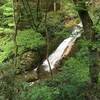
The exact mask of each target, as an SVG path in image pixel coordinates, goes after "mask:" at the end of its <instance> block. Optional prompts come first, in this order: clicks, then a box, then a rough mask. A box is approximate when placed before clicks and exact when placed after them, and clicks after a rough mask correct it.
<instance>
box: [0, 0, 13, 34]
mask: <svg viewBox="0 0 100 100" xmlns="http://www.w3.org/2000/svg"><path fill="white" fill-rule="evenodd" d="M0 11H1V12H0V27H2V28H4V29H3V30H5V28H9V30H13V29H12V28H13V26H14V22H13V8H12V2H11V0H7V1H5V3H4V4H2V6H0ZM0 32H1V31H0ZM2 32H4V31H2ZM8 33H9V32H8Z"/></svg>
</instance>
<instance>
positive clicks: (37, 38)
mask: <svg viewBox="0 0 100 100" xmlns="http://www.w3.org/2000/svg"><path fill="white" fill-rule="evenodd" d="M17 44H18V54H22V53H23V52H24V51H26V50H29V49H30V50H32V49H33V50H40V48H41V47H43V46H44V45H45V40H44V38H43V37H42V36H41V34H40V33H37V32H35V31H33V30H24V31H19V33H18V36H17ZM0 46H1V49H3V52H0V55H1V56H0V63H2V62H3V61H4V60H5V59H10V57H11V56H12V55H13V54H14V43H13V41H12V39H10V38H9V37H7V36H5V37H4V38H2V39H1V42H0Z"/></svg>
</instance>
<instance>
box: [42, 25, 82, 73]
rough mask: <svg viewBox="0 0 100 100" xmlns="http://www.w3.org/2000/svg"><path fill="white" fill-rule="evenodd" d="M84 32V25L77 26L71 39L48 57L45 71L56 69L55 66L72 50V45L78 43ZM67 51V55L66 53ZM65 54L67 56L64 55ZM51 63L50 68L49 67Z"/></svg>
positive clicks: (44, 64) (44, 66) (65, 41)
mask: <svg viewBox="0 0 100 100" xmlns="http://www.w3.org/2000/svg"><path fill="white" fill-rule="evenodd" d="M81 31H82V23H79V24H78V25H77V26H75V27H74V29H73V31H72V34H71V35H70V37H69V38H67V39H65V40H64V41H63V42H62V43H61V44H60V45H59V46H58V48H57V49H56V50H55V51H54V52H53V53H52V54H51V55H50V56H49V57H48V60H49V62H48V60H47V59H46V60H45V61H44V62H43V64H42V66H43V70H44V71H47V72H50V67H51V70H53V69H54V68H55V65H56V64H57V63H58V62H59V61H60V60H61V59H62V58H63V57H64V56H65V55H67V54H68V53H69V50H70V49H71V47H72V45H73V44H74V42H75V41H76V39H77V38H79V37H80V36H81V33H82V32H81ZM65 51H66V53H65ZM64 53H65V54H64ZM49 63H50V66H49Z"/></svg>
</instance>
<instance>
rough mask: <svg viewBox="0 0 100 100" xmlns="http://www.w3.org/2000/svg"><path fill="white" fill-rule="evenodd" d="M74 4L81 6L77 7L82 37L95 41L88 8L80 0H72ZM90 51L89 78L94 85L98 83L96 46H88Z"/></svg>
mask: <svg viewBox="0 0 100 100" xmlns="http://www.w3.org/2000/svg"><path fill="white" fill-rule="evenodd" d="M73 2H74V4H75V6H78V7H81V9H79V8H78V14H79V17H80V19H81V21H82V24H83V29H84V35H83V36H84V37H85V38H86V39H87V40H89V41H90V42H91V43H95V41H96V38H95V31H94V30H93V28H92V27H93V22H92V20H91V18H90V16H89V13H88V10H87V8H86V5H85V2H82V1H80V0H73ZM89 51H90V57H89V59H90V62H91V64H90V67H89V70H90V78H91V83H92V86H93V87H94V86H95V85H96V84H97V83H98V75H99V72H98V65H97V59H98V57H97V56H98V54H97V48H95V49H93V48H92V46H90V47H89Z"/></svg>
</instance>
